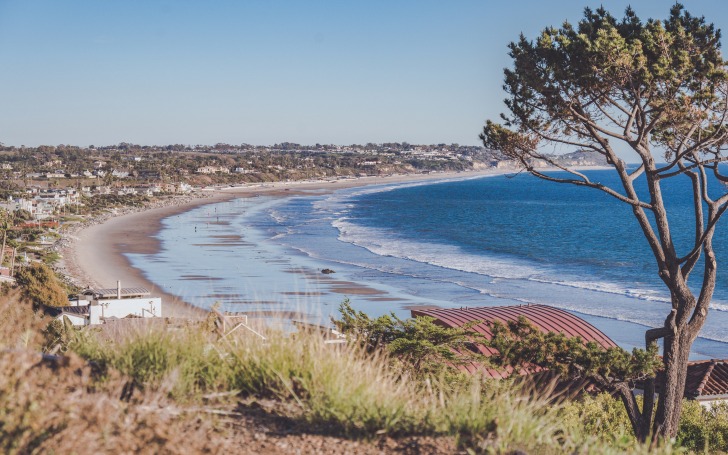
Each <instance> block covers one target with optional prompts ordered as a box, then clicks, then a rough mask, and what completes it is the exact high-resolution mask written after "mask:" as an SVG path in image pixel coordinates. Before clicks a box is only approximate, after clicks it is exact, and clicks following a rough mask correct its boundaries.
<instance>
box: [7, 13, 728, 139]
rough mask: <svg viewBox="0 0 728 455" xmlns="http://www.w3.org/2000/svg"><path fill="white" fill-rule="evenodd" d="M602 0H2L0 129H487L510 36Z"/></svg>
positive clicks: (449, 135) (468, 133) (18, 133)
mask: <svg viewBox="0 0 728 455" xmlns="http://www.w3.org/2000/svg"><path fill="white" fill-rule="evenodd" d="M601 3H605V4H606V5H605V6H607V8H608V9H609V10H610V11H611V12H613V13H614V14H615V15H621V13H622V12H623V11H624V8H625V7H626V6H627V4H628V3H629V2H623V1H609V2H606V1H603V2H599V1H586V0H581V1H572V0H559V1H543V0H538V1H536V0H529V1H486V0H481V1H459V0H453V1H428V0H419V1H397V0H388V1H377V0H367V1H362V2H348V1H330V2H324V1H315V0H307V1H303V0H302V1H297V2H294V1H276V0H270V1H263V0H255V1H253V0H250V1H223V0H208V1H201V0H200V1H185V0H174V1H161V0H147V1H142V0H118V1H116V0H114V1H112V0H105V1H102V0H90V1H75V0H65V1H62V2H61V1H58V0H46V1H36V0H18V1H10V0H0V142H2V143H4V144H6V145H15V146H21V145H26V146H37V145H41V144H46V145H58V144H73V145H80V146H88V145H111V144H118V143H120V142H130V143H135V144H142V145H163V144H191V145H195V144H214V143H218V142H224V143H229V144H241V143H248V144H258V145H266V144H274V143H280V142H284V141H288V142H297V143H301V144H315V143H321V144H342V145H345V144H354V143H366V142H375V143H378V142H403V141H406V142H410V143H414V144H437V143H448V144H450V143H459V144H464V145H478V144H479V139H478V134H479V133H480V130H481V129H482V126H483V124H484V122H485V120H486V119H497V118H498V116H499V113H500V112H502V111H503V110H504V105H503V98H504V97H505V95H504V92H503V90H502V84H503V68H504V67H506V66H508V65H509V58H508V55H507V52H508V50H507V45H508V43H509V42H510V41H512V40H515V39H517V38H518V36H519V34H520V33H524V34H525V35H526V36H527V37H535V36H537V34H538V33H539V31H540V30H541V29H543V28H544V27H546V26H550V25H555V26H558V25H561V23H562V22H563V21H564V20H569V21H571V22H573V23H575V22H577V21H578V20H579V18H580V17H581V15H582V12H583V9H584V7H585V6H591V7H598V6H599V5H600V4H601ZM632 3H633V4H634V8H635V10H636V11H637V14H638V15H639V16H640V17H642V18H643V19H647V18H648V17H654V18H664V17H666V16H667V14H668V11H669V9H670V6H671V5H672V4H673V2H671V1H656V0H655V1H647V0H640V1H639V2H636V1H635V2H632ZM684 4H685V5H686V6H687V9H688V10H689V11H690V12H691V13H692V14H694V15H705V16H706V18H707V19H708V20H709V21H710V22H713V23H715V24H716V26H718V27H719V28H721V29H723V30H725V31H726V33H728V2H725V1H724V0H700V1H697V0H695V1H685V2H684Z"/></svg>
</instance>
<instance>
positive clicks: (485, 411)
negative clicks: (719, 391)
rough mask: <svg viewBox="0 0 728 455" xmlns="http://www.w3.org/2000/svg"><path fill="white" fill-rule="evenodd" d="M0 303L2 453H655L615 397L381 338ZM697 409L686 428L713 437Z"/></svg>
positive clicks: (18, 300) (5, 297) (15, 297)
mask: <svg viewBox="0 0 728 455" xmlns="http://www.w3.org/2000/svg"><path fill="white" fill-rule="evenodd" d="M0 305H2V308H3V310H4V311H3V314H4V315H7V317H5V318H3V319H2V321H0V340H2V341H0V343H2V350H1V351H0V415H2V417H1V418H0V450H2V452H4V453H31V452H55V453H111V452H113V453H119V452H140V453H197V452H200V453H222V452H231V451H234V452H235V453H455V452H463V453H481V452H487V453H516V452H517V451H522V452H525V453H539V454H541V453H565V452H568V453H600V454H602V453H624V452H625V451H626V452H630V453H647V452H648V450H647V448H645V447H642V446H639V445H638V444H637V443H636V442H635V440H634V438H633V437H632V436H631V434H630V430H629V424H628V422H627V420H626V417H625V416H623V415H621V414H620V412H622V411H621V408H620V407H619V406H620V405H619V403H617V402H616V401H615V400H613V399H612V398H610V397H608V396H600V397H596V398H588V399H587V400H585V401H582V402H580V403H573V404H556V403H553V402H549V401H547V400H546V399H544V398H540V396H539V394H536V393H534V391H533V390H530V389H528V388H525V389H524V388H519V387H516V386H514V385H513V384H511V383H509V382H506V381H501V382H493V381H487V380H484V379H482V378H478V377H469V376H468V377H465V376H461V377H460V379H459V380H456V381H453V380H451V378H448V379H447V380H446V379H445V378H446V375H445V374H443V373H442V372H440V373H439V374H434V375H433V374H428V375H424V376H417V375H416V374H415V373H413V371H414V370H409V371H408V372H406V373H403V371H404V370H403V369H402V368H401V364H399V363H398V361H397V360H396V359H394V358H393V357H392V356H393V354H391V353H388V352H387V351H386V350H376V351H370V350H366V349H362V348H360V347H357V346H355V345H350V346H342V345H339V346H334V345H329V344H324V343H323V339H322V338H321V337H320V335H318V334H313V333H299V334H295V335H285V334H282V333H277V332H270V331H269V332H266V333H265V335H266V338H267V339H266V340H263V339H262V338H260V337H259V336H257V335H254V334H252V333H251V332H246V331H236V332H235V333H234V334H230V335H228V336H222V335H221V333H220V330H219V329H218V327H217V326H216V324H215V320H214V318H211V319H209V320H208V321H205V322H203V323H199V324H186V325H185V324H174V326H172V325H170V324H168V323H167V322H165V323H161V322H162V321H157V322H159V323H155V324H148V323H145V321H140V320H137V321H126V322H128V324H119V325H116V326H111V325H108V326H104V328H103V330H101V329H99V328H86V329H83V330H76V329H73V328H71V327H68V326H64V325H63V324H58V323H54V325H52V326H51V327H50V328H47V325H48V322H49V319H48V318H47V317H43V316H41V315H40V314H38V313H35V312H33V310H32V304H31V302H30V301H29V300H28V299H27V298H24V297H23V295H22V292H21V291H20V290H19V289H9V288H7V287H5V288H3V292H2V296H1V297H0ZM43 350H52V351H53V352H64V353H65V354H64V355H63V356H52V357H51V356H46V357H45V358H44V357H43V356H42V355H41V352H42V351H43ZM399 361H401V360H399ZM398 365H399V366H398ZM693 414H695V413H693ZM696 415H697V414H695V415H692V416H691V419H692V420H691V422H692V424H691V425H692V426H691V430H690V431H692V432H694V433H695V434H696V435H702V437H707V438H713V441H710V443H711V446H710V447H716V446H715V445H712V444H714V443H716V442H717V441H716V440H715V439H716V438H715V437H714V436H713V434H715V431H713V430H716V427H714V428H711V429H710V430H711V432H706V431H704V430H705V429H707V428H706V427H704V426H702V427H701V425H703V423H704V420H703V417H702V416H699V415H697V417H696ZM724 421H725V420H724ZM721 431H723V433H722V434H724V435H725V434H726V430H725V426H724V427H723V429H722V430H721ZM701 432H702V433H701ZM692 441H693V442H695V441H697V442H698V443H699V442H700V441H699V438H693V439H692ZM703 447H705V445H704V444H703V445H702V446H701V445H695V444H694V445H693V446H691V448H694V449H697V450H701V451H702V449H703ZM722 448H725V442H723V447H722ZM672 451H673V448H672V447H662V448H658V449H656V451H655V452H651V453H670V452H672Z"/></svg>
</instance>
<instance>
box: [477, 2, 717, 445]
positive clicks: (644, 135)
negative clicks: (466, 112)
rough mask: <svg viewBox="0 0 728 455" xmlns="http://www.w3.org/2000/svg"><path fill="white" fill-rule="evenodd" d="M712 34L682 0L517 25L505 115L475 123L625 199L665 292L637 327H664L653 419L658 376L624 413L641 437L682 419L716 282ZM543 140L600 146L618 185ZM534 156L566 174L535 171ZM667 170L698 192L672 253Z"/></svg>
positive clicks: (588, 148) (571, 176)
mask: <svg viewBox="0 0 728 455" xmlns="http://www.w3.org/2000/svg"><path fill="white" fill-rule="evenodd" d="M720 36H721V35H720V31H719V30H717V29H716V28H715V27H714V26H713V24H708V23H706V21H705V18H703V17H693V16H691V15H690V14H689V13H688V12H687V11H685V10H684V8H683V6H682V5H680V4H676V5H675V6H673V7H672V9H671V10H670V14H669V17H668V18H667V19H664V20H652V19H650V20H648V21H647V22H643V21H641V20H640V19H639V18H638V17H637V15H636V14H635V13H634V11H633V10H632V9H630V8H628V9H627V10H626V12H625V15H624V18H623V19H622V20H621V21H620V20H617V19H615V18H614V17H613V16H612V15H611V14H610V13H608V12H607V11H605V10H604V9H603V8H600V9H597V10H596V11H592V10H590V9H586V10H585V12H584V17H583V19H582V20H581V21H580V22H579V23H578V25H577V26H576V27H574V26H573V25H571V24H569V23H564V24H563V26H562V27H561V28H558V29H557V28H553V27H549V28H546V29H544V30H543V32H542V33H541V35H540V36H539V37H538V38H537V39H536V40H535V41H529V40H527V39H526V38H525V37H524V36H523V35H521V37H520V39H519V40H518V41H517V42H513V43H511V44H510V46H509V49H510V53H509V55H510V57H511V58H512V62H513V67H512V68H509V69H506V70H505V85H504V89H505V91H506V93H507V99H506V100H505V103H506V106H507V108H508V110H509V111H510V113H509V114H508V115H502V118H503V120H504V123H503V124H502V125H501V124H496V123H494V122H491V121H488V122H487V123H486V125H485V127H484V129H483V132H482V134H481V139H482V140H483V144H484V145H485V146H486V147H489V148H491V149H496V150H499V151H500V152H501V153H503V154H505V155H507V156H508V157H510V158H511V159H513V160H516V161H517V162H518V163H520V165H521V166H522V167H523V168H524V169H525V170H526V171H528V172H530V173H531V174H533V175H535V176H537V177H540V178H543V179H546V180H550V181H553V182H559V183H569V184H574V185H580V186H585V187H590V188H594V189H597V190H600V191H603V192H605V193H607V194H609V195H610V196H612V197H614V198H616V199H618V200H619V201H622V202H623V203H625V204H628V205H629V206H630V207H631V209H632V213H633V214H634V217H635V219H636V220H637V222H638V224H639V226H640V228H641V231H642V232H643V234H644V236H645V238H646V239H647V242H648V244H649V247H650V249H651V251H652V253H653V255H654V258H655V261H656V264H657V269H658V274H659V277H660V278H661V280H662V281H663V282H664V284H665V286H666V287H667V289H668V290H669V292H670V297H671V300H672V310H671V312H670V314H669V315H668V316H667V318H666V320H665V323H664V326H663V327H660V328H658V329H653V330H648V331H647V333H646V336H645V338H646V343H647V345H648V346H649V345H651V344H652V343H655V342H656V340H657V339H660V338H664V343H663V369H664V373H665V374H664V380H663V383H661V384H660V389H659V390H660V400H659V403H658V405H657V411H656V413H655V418H654V422H651V420H652V415H653V409H652V408H653V406H654V402H653V400H652V397H653V393H652V392H653V391H654V390H655V379H654V377H652V378H651V379H649V380H648V381H647V384H646V391H645V392H646V393H645V396H646V397H647V399H646V400H645V403H644V405H643V409H642V410H641V411H640V412H639V413H638V414H637V415H633V416H631V417H633V418H634V419H636V420H635V421H633V426H634V427H635V428H636V430H635V432H636V434H637V436H638V437H640V438H641V439H645V438H646V437H647V436H648V435H649V433H650V432H652V433H653V434H654V437H655V438H659V437H672V436H674V435H675V434H676V432H677V430H678V420H679V418H680V411H681V406H682V395H683V390H684V386H685V379H686V371H687V362H688V355H689V353H690V348H691V346H692V343H693V341H694V340H695V338H696V337H697V336H698V333H699V332H700V329H701V328H702V327H703V324H704V323H705V319H706V317H707V314H708V306H709V303H710V301H711V298H712V296H713V291H714V289H715V281H716V269H717V263H716V256H715V252H714V251H713V243H712V238H713V235H714V233H715V229H716V224H717V222H718V220H719V219H720V218H721V216H722V215H723V213H724V212H725V211H726V209H727V208H728V195H726V194H723V195H722V196H720V197H717V198H713V196H711V193H710V192H709V191H708V183H709V180H708V174H709V173H712V174H713V176H714V178H715V179H717V180H718V181H720V182H724V183H725V182H728V176H724V175H723V174H721V169H720V168H719V166H718V165H719V163H721V162H723V161H725V160H726V159H728V157H727V156H726V154H725V147H726V142H728V130H727V129H726V118H727V116H728V96H727V93H728V76H727V73H726V65H725V62H724V61H723V58H722V56H721V52H720ZM614 144H622V145H621V147H624V148H625V149H626V150H628V151H629V152H630V153H631V157H635V158H636V159H637V160H638V162H639V166H638V167H637V168H635V169H633V168H630V167H628V166H627V165H626V164H625V162H624V161H622V160H621V159H620V158H619V157H618V156H617V153H616V150H617V148H616V147H619V146H615V145H614ZM545 145H551V146H559V147H563V148H573V149H576V150H582V151H585V152H589V153H591V154H595V155H599V156H601V157H603V158H604V159H605V160H606V161H607V163H609V165H611V166H612V167H613V169H614V171H615V172H616V173H617V174H618V176H619V179H620V182H621V185H620V186H621V188H619V187H617V188H611V187H608V186H605V185H603V184H601V183H600V182H597V181H593V180H591V179H590V178H589V176H587V175H585V174H583V173H581V172H578V171H577V170H575V169H571V168H567V167H565V166H563V165H560V164H558V163H557V162H556V161H554V160H553V159H551V158H550V157H549V156H548V155H547V154H545V153H544V152H543V151H542V150H543V146H545ZM661 155H662V156H661ZM663 159H664V161H665V162H666V163H665V164H660V163H658V160H663ZM535 160H542V161H545V162H547V163H549V164H550V165H552V166H555V167H556V168H558V169H561V170H562V171H565V172H566V174H558V173H557V174H553V173H545V172H543V171H539V170H537V169H535V168H534V166H533V165H532V163H534V161H535ZM673 177H678V178H687V179H689V181H690V183H691V189H692V199H693V201H694V204H693V211H694V214H693V215H694V220H695V221H694V231H695V233H694V241H692V242H691V245H689V248H687V250H686V251H684V252H683V251H681V252H680V253H678V251H677V248H676V246H675V244H674V242H673V237H672V236H671V233H670V223H669V221H668V213H667V209H666V207H665V203H664V201H663V193H662V183H663V181H664V180H666V179H670V178H673ZM638 185H639V186H638ZM640 186H641V187H642V188H644V189H645V190H646V193H647V196H646V197H644V198H641V197H640V194H641V193H640V192H638V188H639V187H640ZM701 256H702V257H703V263H702V269H703V270H702V277H701V279H702V282H701V283H699V284H700V286H699V292H697V293H694V292H692V291H691V289H690V287H688V280H689V278H690V275H691V272H692V271H693V269H694V268H695V267H696V265H698V264H699V259H700V258H701ZM624 393H625V394H626V393H627V392H624ZM623 398H624V400H625V401H631V400H632V399H633V398H634V397H628V396H624V397H623Z"/></svg>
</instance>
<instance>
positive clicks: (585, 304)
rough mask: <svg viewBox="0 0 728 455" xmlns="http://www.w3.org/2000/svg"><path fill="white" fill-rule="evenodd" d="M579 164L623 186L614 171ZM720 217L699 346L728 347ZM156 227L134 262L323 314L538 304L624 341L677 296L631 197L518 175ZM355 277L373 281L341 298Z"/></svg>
mask: <svg viewBox="0 0 728 455" xmlns="http://www.w3.org/2000/svg"><path fill="white" fill-rule="evenodd" d="M588 174H589V176H590V178H591V179H592V180H593V181H599V182H602V183H605V184H616V183H617V182H616V181H615V176H614V175H613V173H612V172H609V171H588ZM673 180H675V181H674V182H671V183H670V185H668V186H667V187H666V188H665V197H666V200H667V201H668V206H669V210H670V214H671V219H670V221H671V223H672V226H673V235H674V237H675V243H676V244H677V245H678V247H679V248H682V250H683V251H684V250H685V249H687V248H689V245H690V242H691V241H692V236H693V235H694V228H693V226H692V222H693V221H692V216H691V215H690V213H691V211H690V208H691V207H692V201H691V199H690V198H689V197H686V195H689V192H688V191H684V190H686V189H689V187H688V185H689V181H688V179H687V178H685V179H684V180H680V179H673ZM713 186H714V187H716V191H721V190H722V189H721V188H719V187H718V185H717V184H714V185H713ZM721 227H722V226H721ZM726 229H728V228H726ZM726 229H720V228H719V230H718V234H717V235H716V238H715V241H714V244H715V249H716V251H717V254H718V261H719V267H720V274H719V279H718V288H717V290H716V294H715V299H714V301H713V303H712V305H711V311H710V314H709V318H708V323H707V324H706V326H705V327H704V329H703V331H702V332H701V338H699V339H698V341H697V342H696V344H695V347H694V350H693V357H694V358H709V357H728V330H727V329H728V230H726ZM159 237H160V240H161V242H162V245H163V250H162V251H161V252H160V253H159V254H157V255H151V256H144V255H132V256H130V259H131V260H132V263H133V264H134V265H135V266H137V267H139V268H141V269H142V270H144V271H145V273H146V274H147V276H148V277H149V278H150V279H151V280H152V281H154V282H156V283H159V284H161V285H162V286H163V287H165V288H166V290H168V291H170V292H173V293H176V294H178V295H182V296H183V297H184V298H185V299H186V300H188V301H191V302H192V303H194V304H197V305H200V306H203V307H207V306H210V305H211V304H212V303H213V302H219V303H221V304H222V305H223V306H224V307H225V309H228V310H233V311H251V312H255V311H257V312H263V313H265V312H270V311H278V312H285V311H289V312H290V311H296V312H297V313H299V314H297V315H296V317H302V318H307V319H310V320H313V321H315V322H325V321H326V320H327V319H328V318H329V317H330V316H331V315H335V314H336V308H337V306H338V304H339V303H340V302H341V300H342V299H343V298H344V296H348V297H350V298H351V299H352V303H353V304H354V306H355V307H357V308H359V309H362V310H364V311H366V312H368V313H370V314H372V315H377V314H382V313H385V312H389V311H394V312H395V313H397V314H399V315H401V316H408V315H409V311H408V307H409V306H411V305H417V304H434V305H439V306H444V307H461V306H476V305H513V304H523V303H544V304H549V305H553V306H556V307H559V308H563V309H566V310H568V311H572V312H575V313H577V314H578V315H579V316H581V317H584V318H585V319H587V320H588V321H589V322H591V323H592V324H594V325H596V326H597V327H598V328H600V329H601V330H602V331H604V332H605V333H607V335H609V336H610V337H612V338H613V339H615V341H617V342H618V343H619V344H620V345H622V346H623V347H626V348H631V347H633V346H641V345H642V343H643V341H642V340H643V336H644V330H645V327H655V326H658V325H661V322H662V321H663V320H664V318H665V316H666V315H667V314H668V312H669V308H670V304H669V299H668V294H667V293H666V292H665V289H664V285H662V284H661V282H660V280H659V278H658V277H657V273H656V272H657V270H656V266H655V262H654V259H653V258H652V255H651V252H650V250H649V247H648V245H647V242H646V240H645V239H644V236H643V235H642V233H641V231H640V229H639V226H638V225H637V222H636V221H635V220H634V218H633V216H632V213H631V209H630V208H629V207H628V206H626V205H624V204H622V203H620V202H618V201H616V200H615V199H613V198H611V197H609V196H607V195H605V194H603V193H600V192H598V191H595V190H591V189H586V188H577V187H574V186H571V185H559V184H554V183H549V182H544V181H541V180H538V179H536V178H533V177H530V176H525V175H520V176H518V177H516V178H510V177H507V176H491V177H486V178H476V179H463V180H455V181H443V182H436V183H432V182H427V183H417V184H405V185H379V186H370V187H364V188H354V189H348V190H341V191H337V192H335V193H333V194H311V195H309V196H301V197H292V198H272V197H259V198H248V199H236V200H234V201H231V202H225V203H220V204H215V205H211V206H204V207H200V208H197V209H194V210H192V211H190V212H187V213H185V214H181V215H179V216H176V217H172V218H168V219H167V220H165V221H164V229H163V230H162V231H161V232H160V234H159ZM723 258H725V259H723ZM190 264H195V265H196V268H195V272H194V273H193V274H191V273H190ZM723 264H726V265H725V266H723V267H721V266H722V265H723ZM700 266H701V265H700V264H699V265H698V267H696V270H695V272H694V277H693V280H694V281H695V282H696V283H699V280H700V278H701V275H702V273H701V271H700V268H699V267H700ZM322 268H332V269H334V270H336V272H337V273H336V274H334V275H332V276H323V275H321V274H320V270H321V269H322ZM351 283H355V284H358V285H362V286H365V287H366V288H367V289H368V290H370V291H371V292H369V293H365V294H363V295H362V294H351V295H349V293H350V284H351Z"/></svg>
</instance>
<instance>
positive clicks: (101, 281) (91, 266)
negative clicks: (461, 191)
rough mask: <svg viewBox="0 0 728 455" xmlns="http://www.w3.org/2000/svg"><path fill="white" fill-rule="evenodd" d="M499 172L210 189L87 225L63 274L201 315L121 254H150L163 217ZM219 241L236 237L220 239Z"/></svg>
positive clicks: (362, 291) (361, 290) (365, 290)
mask: <svg viewBox="0 0 728 455" xmlns="http://www.w3.org/2000/svg"><path fill="white" fill-rule="evenodd" d="M503 173H505V172H504V171H502V170H487V171H474V172H463V173H437V174H415V175H404V176H389V177H362V178H357V179H347V180H334V181H316V182H295V183H270V184H262V185H249V186H244V187H234V188H226V189H222V190H217V191H214V192H211V197H208V198H200V199H194V200H192V201H189V202H187V203H183V204H179V205H175V206H169V207H162V208H156V209H150V210H146V211H142V212H137V213H131V214H126V215H121V216H117V217H114V218H111V219H109V220H107V221H106V222H104V223H102V224H97V225H94V226H90V227H88V228H85V229H83V230H81V231H79V232H78V233H77V234H75V236H74V237H71V238H70V240H71V244H70V246H69V247H67V248H66V249H65V250H64V251H63V256H64V263H65V269H66V272H67V273H68V274H70V275H72V276H73V277H74V278H75V279H76V281H77V282H80V283H82V284H84V285H86V286H89V287H105V288H109V287H116V281H117V280H119V281H121V283H122V286H124V287H140V286H141V287H146V288H147V289H149V290H150V291H151V293H152V295H156V296H161V297H162V299H163V302H164V303H163V306H164V309H163V314H164V315H165V316H170V317H201V316H202V315H204V314H205V310H202V309H199V308H197V307H195V306H193V305H191V304H189V303H187V302H185V301H183V300H182V299H181V298H179V297H178V296H174V295H171V294H169V293H166V292H164V291H163V290H162V289H161V288H160V287H159V286H157V285H156V284H155V283H153V282H151V281H150V280H149V279H148V278H147V277H146V276H144V274H143V273H141V271H139V270H138V269H135V268H134V267H132V266H131V264H130V262H129V260H128V259H127V258H126V256H125V255H124V254H125V253H141V254H154V253H156V252H158V251H159V248H160V244H159V241H158V240H157V239H156V238H155V235H156V234H157V232H159V230H160V229H161V227H162V220H163V219H165V218H167V217H170V216H174V215H176V214H179V213H182V212H186V211H188V210H190V209H192V208H194V207H198V206H201V205H206V204H214V203H217V202H222V201H226V200H230V199H233V198H238V197H253V196H256V195H267V196H279V197H290V196H295V195H307V194H323V193H328V192H332V191H334V190H338V189H342V188H352V187H358V186H366V185H376V184H387V183H405V182H415V181H427V180H444V179H458V178H468V177H477V176H486V175H499V174H503ZM220 240H221V243H224V242H225V241H233V242H235V241H236V240H239V239H233V238H229V239H228V238H225V239H222V238H221V239H220ZM193 273H194V268H193V267H192V266H190V275H189V276H188V277H187V278H188V279H190V280H204V279H215V278H214V277H201V276H197V275H194V274H193ZM329 279H330V281H331V283H330V285H331V292H335V293H340V294H347V295H363V296H377V297H379V298H385V295H384V294H386V292H384V291H379V290H376V289H373V288H370V287H367V286H362V285H359V284H356V283H351V282H344V281H338V280H336V279H335V278H334V277H329Z"/></svg>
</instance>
